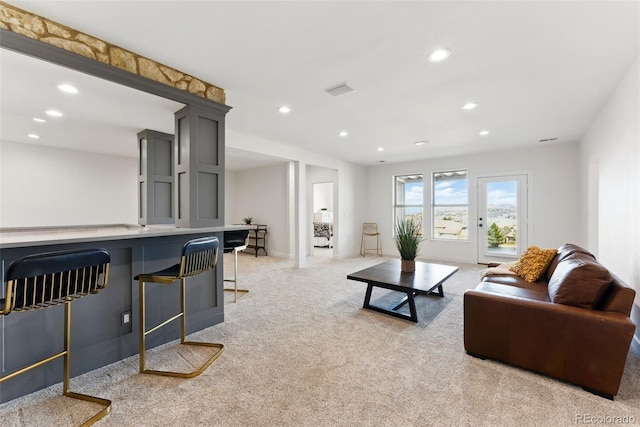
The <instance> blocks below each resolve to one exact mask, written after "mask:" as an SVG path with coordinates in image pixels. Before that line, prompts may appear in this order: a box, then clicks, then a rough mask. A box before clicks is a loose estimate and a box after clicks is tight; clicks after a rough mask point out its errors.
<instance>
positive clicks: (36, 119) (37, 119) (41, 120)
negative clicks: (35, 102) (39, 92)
mask: <svg viewBox="0 0 640 427" xmlns="http://www.w3.org/2000/svg"><path fill="white" fill-rule="evenodd" d="M33 121H34V122H38V123H44V122H46V120H45V119H41V118H40V117H34V118H33Z"/></svg>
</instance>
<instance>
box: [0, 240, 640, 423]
mask: <svg viewBox="0 0 640 427" xmlns="http://www.w3.org/2000/svg"><path fill="white" fill-rule="evenodd" d="M321 253H322V252H319V250H316V254H318V255H317V256H314V257H312V258H310V259H309V266H308V267H306V268H304V269H295V268H293V262H292V261H291V260H284V259H278V258H274V257H264V256H260V257H258V258H255V257H253V256H251V255H246V254H240V255H239V274H240V278H241V283H240V287H246V288H248V289H250V293H249V294H248V295H247V296H245V297H244V298H243V299H241V300H240V301H239V302H238V303H235V304H234V303H233V302H232V301H233V300H232V295H231V294H230V293H225V298H226V301H227V302H226V304H225V322H224V323H223V324H220V325H216V326H214V327H211V328H208V329H206V330H204V331H200V332H198V333H195V334H192V335H191V337H190V339H193V340H204V341H214V342H221V343H223V344H224V345H225V352H224V354H223V355H222V356H221V357H220V358H219V359H218V360H217V361H216V362H215V363H214V364H213V365H212V366H211V367H210V368H209V369H208V370H207V371H205V372H204V373H203V374H202V375H201V376H199V377H196V378H193V379H186V380H183V379H174V378H163V377H158V376H153V375H140V374H138V372H137V364H138V357H137V356H134V357H130V358H128V359H126V360H123V361H121V362H118V363H115V364H113V365H110V366H107V367H104V368H101V369H99V370H96V371H93V372H90V373H88V374H85V375H82V376H80V377H77V378H75V379H73V381H72V389H73V390H75V391H78V392H82V393H87V394H95V395H97V396H100V397H104V398H108V399H111V400H112V401H113V407H112V411H111V413H110V414H109V415H107V417H106V418H104V419H103V420H101V421H100V422H99V423H98V425H101V426H125V425H128V426H165V425H179V426H431V425H437V426H441V425H454V426H464V425H468V426H496V425H525V426H556V425H557V426H566V425H572V424H575V423H576V421H579V420H580V419H582V420H585V419H586V416H591V417H594V418H592V420H603V421H606V420H607V419H606V418H599V419H598V418H595V417H625V416H626V417H627V419H629V417H631V419H632V420H635V422H636V423H638V422H640V359H639V358H638V357H637V356H635V355H633V354H630V355H629V357H628V360H627V366H626V370H625V375H624V378H623V381H622V385H621V388H620V392H619V394H618V396H617V397H616V400H615V401H614V402H611V401H608V400H606V399H603V398H601V397H598V396H595V395H593V394H590V393H588V392H586V391H584V390H582V389H581V388H580V387H576V386H573V385H570V384H566V383H562V382H559V381H556V380H554V379H551V378H547V377H544V376H541V375H537V374H534V373H531V372H527V371H524V370H521V369H517V368H514V367H510V366H506V365H503V364H500V363H497V362H492V361H488V360H484V361H483V360H479V359H476V358H473V357H470V356H468V355H467V354H466V353H465V352H464V348H463V341H462V331H463V313H462V294H463V293H464V291H465V289H468V288H470V287H475V285H476V284H477V282H478V272H479V271H480V270H481V267H480V266H477V265H460V266H459V267H460V271H459V272H458V273H456V274H455V275H454V276H453V277H452V278H450V279H449V280H448V281H447V282H445V285H444V291H445V298H443V299H440V298H437V297H418V298H417V306H418V311H419V313H418V315H419V318H420V322H419V323H418V324H415V323H412V322H408V321H405V320H401V319H397V318H393V317H390V316H387V315H384V314H380V313H376V312H372V311H369V310H363V309H362V303H363V299H364V294H365V290H366V284H364V283H360V282H355V281H349V280H347V279H346V276H347V274H349V273H352V272H355V271H357V270H360V269H362V268H366V267H368V266H371V265H374V264H376V263H379V262H382V261H384V260H385V259H384V258H383V259H381V258H378V257H376V256H375V255H370V256H367V257H366V258H361V257H358V258H353V259H347V260H339V261H338V260H332V259H330V258H328V257H327V256H323V255H320V254H321ZM226 256H228V255H225V257H226ZM225 260H226V261H227V262H226V265H227V267H230V266H231V262H229V261H231V260H230V259H228V258H225ZM380 292H382V291H380ZM397 295H398V296H401V295H400V294H397ZM374 298H388V296H384V295H382V294H379V295H376V294H374ZM150 353H151V354H152V357H151V358H150V362H149V364H150V365H151V366H152V367H157V366H160V365H166V366H167V367H171V368H175V369H182V367H179V366H177V365H178V362H177V361H181V362H184V361H186V360H195V359H197V358H198V357H200V356H201V355H200V354H197V353H192V352H190V351H188V349H187V350H185V349H180V350H177V346H176V345H175V344H169V345H166V346H163V347H161V348H158V349H154V350H152V351H151V352H150ZM176 353H178V354H176ZM60 392H61V385H56V386H52V387H49V388H48V389H46V390H42V391H39V392H37V393H34V394H32V395H29V396H26V397H24V398H20V399H16V400H14V401H11V402H8V403H6V404H4V405H1V406H0V420H2V421H1V422H0V424H2V425H3V426H25V425H38V426H51V425H60V426H63V425H79V424H80V423H81V422H82V421H83V418H82V417H83V416H89V412H87V409H93V408H88V407H90V406H92V405H91V404H87V403H83V402H80V403H76V402H74V401H73V400H71V399H68V398H63V397H60V396H57V395H58V394H59V393H60ZM74 411H80V412H79V415H78V414H74ZM83 411H84V413H83ZM580 417H582V418H580ZM608 420H609V421H615V419H614V418H609V419H608Z"/></svg>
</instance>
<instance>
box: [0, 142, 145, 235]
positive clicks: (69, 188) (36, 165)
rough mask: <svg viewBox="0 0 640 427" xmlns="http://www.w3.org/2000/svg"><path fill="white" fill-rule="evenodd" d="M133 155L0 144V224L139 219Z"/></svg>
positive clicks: (116, 221)
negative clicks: (122, 155)
mask: <svg viewBox="0 0 640 427" xmlns="http://www.w3.org/2000/svg"><path fill="white" fill-rule="evenodd" d="M137 182H138V172H137V161H136V159H133V158H129V157H120V156H110V155H106V154H94V153H86V152H81V151H73V150H65V149H58V148H50V147H45V146H41V145H35V144H22V143H15V142H6V141H3V142H0V195H1V197H0V227H39V226H68V225H96V224H137V223H138V207H137V206H138V190H137Z"/></svg>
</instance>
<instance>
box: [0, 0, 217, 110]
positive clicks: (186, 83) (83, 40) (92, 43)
mask: <svg viewBox="0 0 640 427" xmlns="http://www.w3.org/2000/svg"><path fill="white" fill-rule="evenodd" d="M0 28H3V29H5V30H9V31H12V32H14V33H18V34H22V35H24V36H26V37H29V38H32V39H35V40H39V41H41V42H43V43H47V44H50V45H53V46H57V47H59V48H61V49H64V50H67V51H70V52H73V53H76V54H78V55H82V56H84V57H86V58H90V59H93V60H96V61H100V62H102V63H104V64H109V65H112V66H114V67H117V68H120V69H121V70H125V71H128V72H130V73H133V74H137V75H139V76H142V77H146V78H148V79H151V80H153V81H156V82H159V83H162V84H165V85H167V86H171V87H174V88H176V89H180V90H184V91H187V92H189V93H192V94H195V95H198V96H201V97H203V98H206V99H210V100H212V101H216V102H219V103H221V104H224V103H225V101H226V94H225V92H224V89H222V88H219V87H217V86H214V85H212V84H211V83H207V82H205V81H202V80H200V79H197V78H195V77H193V76H190V75H188V74H185V73H182V72H180V71H178V70H176V69H174V68H171V67H168V66H166V65H163V64H160V63H158V62H155V61H153V60H151V59H149V58H145V57H144V56H140V55H137V54H135V53H133V52H131V51H129V50H126V49H123V48H121V47H118V46H115V45H112V44H110V43H107V42H105V41H103V40H100V39H97V38H95V37H93V36H90V35H88V34H84V33H81V32H79V31H76V30H74V29H72V28H69V27H66V26H64V25H61V24H59V23H57V22H53V21H51V20H49V19H47V18H43V17H41V16H38V15H35V14H33V13H30V12H27V11H25V10H22V9H18V8H17V7H14V6H12V5H10V4H7V3H4V2H0Z"/></svg>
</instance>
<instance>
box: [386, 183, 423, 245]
mask: <svg viewBox="0 0 640 427" xmlns="http://www.w3.org/2000/svg"><path fill="white" fill-rule="evenodd" d="M424 175H425V174H424V173H422V172H420V173H403V174H398V175H394V176H393V230H392V233H391V234H392V236H394V237H395V229H396V227H395V225H396V224H397V221H398V210H400V209H402V210H403V212H404V209H407V208H419V210H420V214H421V217H422V221H421V228H422V232H421V233H420V235H424V188H425V185H424V184H425V183H424ZM398 178H408V179H411V178H413V179H414V180H416V181H417V180H418V178H419V180H420V182H421V183H422V203H421V204H407V203H406V200H404V199H405V197H404V196H405V194H406V193H405V191H402V199H403V200H402V201H403V203H401V204H399V203H398V186H399V185H402V186H404V185H406V182H404V183H399V181H398ZM405 217H406V215H403V218H405Z"/></svg>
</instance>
